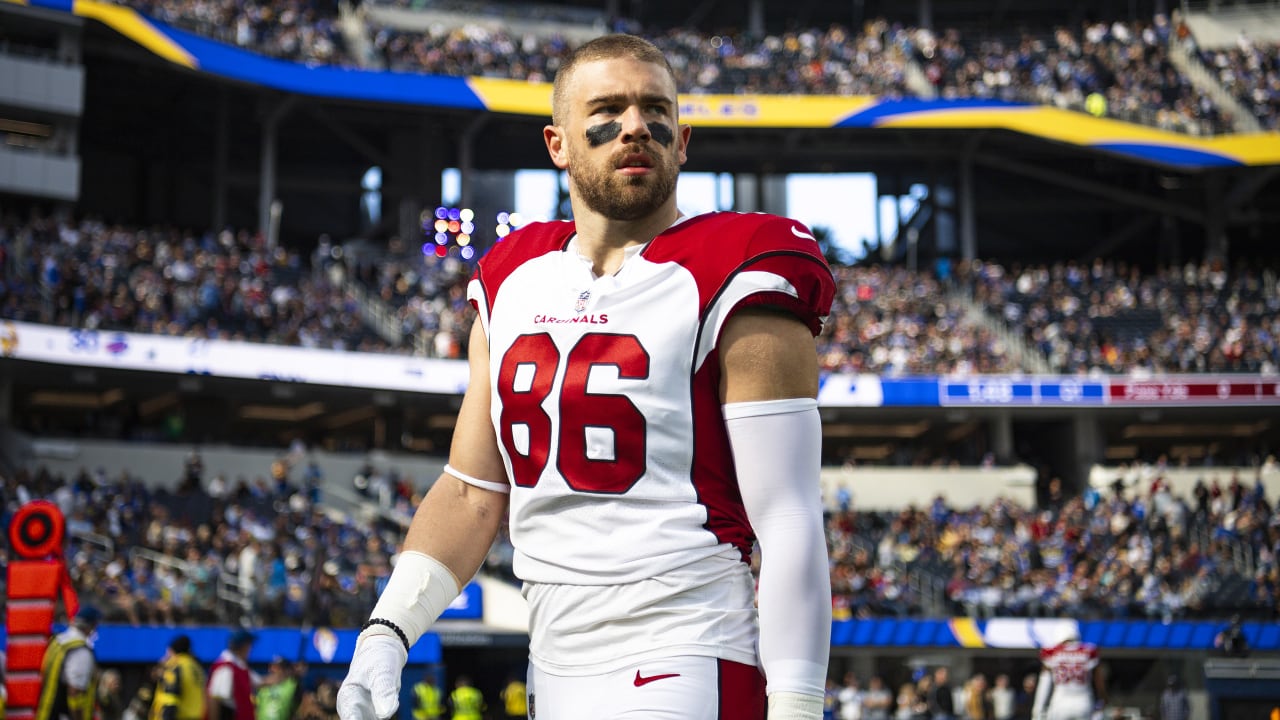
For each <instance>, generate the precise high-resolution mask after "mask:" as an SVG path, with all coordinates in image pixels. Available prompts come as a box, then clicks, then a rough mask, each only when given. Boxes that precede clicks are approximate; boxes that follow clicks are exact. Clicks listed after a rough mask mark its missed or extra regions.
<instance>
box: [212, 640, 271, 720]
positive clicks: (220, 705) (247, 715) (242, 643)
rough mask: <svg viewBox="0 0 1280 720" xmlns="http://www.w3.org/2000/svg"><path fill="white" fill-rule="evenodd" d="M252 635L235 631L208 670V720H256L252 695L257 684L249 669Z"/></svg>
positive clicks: (256, 678) (257, 678) (256, 679)
mask: <svg viewBox="0 0 1280 720" xmlns="http://www.w3.org/2000/svg"><path fill="white" fill-rule="evenodd" d="M253 641H254V636H253V633H250V632H248V631H247V630H237V631H236V632H234V633H232V634H231V638H230V639H229V640H228V641H227V649H226V650H223V651H222V654H221V655H219V656H218V659H217V660H214V661H213V665H212V666H211V667H210V668H209V685H208V688H207V690H208V696H209V697H208V703H207V706H208V710H209V720H256V716H255V713H254V709H253V692H254V689H255V688H256V687H257V686H258V684H259V683H260V681H261V678H259V677H258V676H257V675H256V674H255V673H254V672H253V671H252V670H250V669H249V651H250V650H251V649H252V648H253Z"/></svg>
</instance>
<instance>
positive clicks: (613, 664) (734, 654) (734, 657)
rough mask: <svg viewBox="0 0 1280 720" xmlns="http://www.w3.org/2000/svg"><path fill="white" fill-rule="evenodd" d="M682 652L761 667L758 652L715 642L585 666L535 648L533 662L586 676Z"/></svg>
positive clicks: (553, 670)
mask: <svg viewBox="0 0 1280 720" xmlns="http://www.w3.org/2000/svg"><path fill="white" fill-rule="evenodd" d="M681 655H693V656H697V657H710V658H716V659H718V660H728V661H729V662H736V663H740V664H742V665H750V666H752V667H758V666H759V663H760V660H759V658H757V657H756V654H755V653H754V652H744V651H737V650H735V649H734V648H731V647H725V646H723V645H715V644H711V643H706V644H704V643H683V644H680V645H669V646H665V647H661V648H654V649H652V650H645V651H642V652H637V653H632V654H630V655H623V656H621V657H616V658H612V659H611V660H609V661H608V662H601V663H586V664H583V665H564V664H561V663H556V662H552V661H550V660H548V659H546V658H542V657H538V655H537V654H536V653H534V652H533V651H532V650H531V651H530V652H529V662H530V663H532V664H533V665H534V666H535V667H537V668H538V669H539V670H541V671H542V672H544V673H547V674H548V675H564V676H569V677H581V676H586V675H604V674H607V673H611V672H616V671H618V670H621V669H623V668H625V667H628V666H630V665H638V664H640V663H645V662H649V661H651V660H657V659H660V658H669V657H676V656H681Z"/></svg>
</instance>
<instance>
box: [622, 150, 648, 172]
mask: <svg viewBox="0 0 1280 720" xmlns="http://www.w3.org/2000/svg"><path fill="white" fill-rule="evenodd" d="M617 169H618V170H622V171H626V172H630V173H639V172H641V171H645V170H652V169H653V159H652V158H650V157H649V156H648V155H646V154H645V153H627V154H626V155H623V156H622V157H621V158H620V159H619V160H618V163H617Z"/></svg>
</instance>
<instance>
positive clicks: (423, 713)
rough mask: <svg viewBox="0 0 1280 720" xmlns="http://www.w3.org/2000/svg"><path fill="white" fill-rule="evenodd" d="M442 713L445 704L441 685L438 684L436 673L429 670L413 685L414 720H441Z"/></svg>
mask: <svg viewBox="0 0 1280 720" xmlns="http://www.w3.org/2000/svg"><path fill="white" fill-rule="evenodd" d="M442 715H444V704H443V698H441V696H440V686H438V685H437V684H436V673H435V671H434V670H428V671H426V672H424V673H423V674H422V679H421V680H419V681H418V682H417V683H415V684H414V686H413V720H440V717H441V716H442Z"/></svg>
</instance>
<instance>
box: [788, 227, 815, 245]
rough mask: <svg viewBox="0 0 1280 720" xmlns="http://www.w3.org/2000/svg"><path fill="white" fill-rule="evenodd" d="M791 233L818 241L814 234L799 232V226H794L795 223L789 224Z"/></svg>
mask: <svg viewBox="0 0 1280 720" xmlns="http://www.w3.org/2000/svg"><path fill="white" fill-rule="evenodd" d="M791 234H792V235H795V236H796V237H802V238H806V239H808V240H812V241H814V242H818V240H817V238H815V237H814V236H812V235H810V234H809V233H807V232H801V231H800V228H798V227H796V226H795V225H792V226H791Z"/></svg>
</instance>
